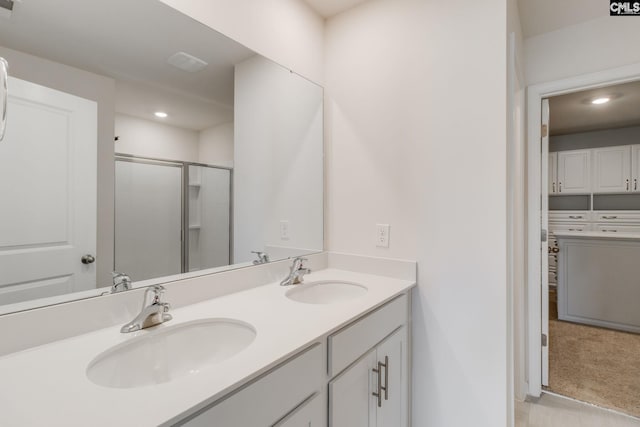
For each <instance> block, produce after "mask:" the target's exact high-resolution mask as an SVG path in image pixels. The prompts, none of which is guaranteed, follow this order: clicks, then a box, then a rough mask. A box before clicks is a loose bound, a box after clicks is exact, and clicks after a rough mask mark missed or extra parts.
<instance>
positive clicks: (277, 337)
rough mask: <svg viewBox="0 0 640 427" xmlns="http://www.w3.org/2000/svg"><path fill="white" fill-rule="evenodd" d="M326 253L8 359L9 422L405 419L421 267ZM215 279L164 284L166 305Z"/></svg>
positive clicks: (4, 396)
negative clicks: (297, 277)
mask: <svg viewBox="0 0 640 427" xmlns="http://www.w3.org/2000/svg"><path fill="white" fill-rule="evenodd" d="M315 257H316V260H315V261H314V264H315V265H314V266H315V267H316V268H315V271H314V272H313V273H311V274H309V275H307V276H306V277H305V281H304V282H305V283H304V284H302V285H294V286H280V281H279V280H277V281H270V282H269V283H266V284H260V283H259V282H258V283H253V287H250V288H247V289H245V290H243V291H240V292H235V293H229V294H226V295H222V296H219V297H216V298H212V299H209V300H206V301H202V302H199V303H195V304H188V305H184V306H181V307H179V308H175V309H172V310H171V314H172V316H173V320H171V321H169V322H166V323H163V324H160V325H158V326H155V327H152V328H148V329H144V330H141V331H138V332H134V333H128V334H123V333H121V332H120V327H121V326H122V325H121V324H117V325H114V326H109V327H106V328H103V329H100V330H96V331H93V332H89V333H85V334H82V335H78V336H73V337H69V338H67V339H63V340H59V341H55V342H51V343H49V344H45V345H41V346H38V347H34V348H30V349H25V350H23V351H19V352H16V353H12V354H7V355H5V356H3V357H1V358H0V377H1V378H2V383H3V386H2V387H1V388H0V409H1V411H2V414H3V420H4V421H3V422H8V424H7V425H12V426H22V425H38V424H41V423H42V422H43V420H46V422H47V424H48V425H92V426H102V425H104V426H112V425H116V424H121V423H122V422H123V420H127V423H128V424H130V425H137V426H147V425H148V426H155V425H166V426H170V425H185V426H211V425H216V426H243V427H250V426H272V425H277V426H309V425H310V426H326V425H331V426H336V427H338V426H348V427H351V426H356V425H377V426H393V427H398V426H408V425H409V421H408V417H409V415H408V404H409V396H410V384H409V378H410V375H409V373H410V359H409V348H410V344H409V340H410V335H411V333H410V311H411V294H410V291H411V288H412V287H413V286H414V285H415V263H412V262H403V261H390V260H380V259H368V258H364V257H353V256H343V255H338V254H326V253H323V254H319V255H317V256H315ZM353 261H357V262H353ZM287 264H288V262H285V261H283V262H279V263H271V264H269V265H267V266H264V267H262V268H263V271H266V272H267V274H265V277H277V276H281V275H282V274H281V272H282V271H285V269H286V267H287ZM317 266H320V268H318V267H317ZM251 270H254V269H247V270H239V271H237V272H235V273H236V274H235V276H236V277H235V278H234V274H232V273H234V272H230V273H229V275H228V277H227V280H231V281H235V280H242V279H243V278H242V277H240V276H241V275H242V274H245V275H246V274H247V272H250V271H251ZM349 270H351V271H349ZM371 273H374V274H371ZM216 276H217V275H212V276H203V277H199V278H196V279H192V282H191V283H190V284H189V283H183V282H174V283H169V284H166V285H165V286H166V287H167V296H166V300H167V301H168V302H170V303H171V302H172V301H171V300H172V295H173V296H175V295H178V294H177V293H176V292H175V291H176V290H177V289H180V288H182V289H181V290H180V295H182V294H185V293H192V292H197V288H199V287H206V285H207V280H209V281H210V282H213V281H215V280H216ZM140 295H141V293H140V292H137V295H136V298H138V299H139V298H140ZM89 301H90V300H88V301H84V303H85V304H88V303H89ZM78 303H82V302H78ZM178 305H180V304H178ZM87 310H90V307H87ZM4 320H6V318H5V319H4ZM3 325H4V324H2V323H0V328H2V327H3ZM211 341H213V344H212V342H211ZM33 408H38V410H37V411H34V410H33ZM370 423H373V424H370Z"/></svg>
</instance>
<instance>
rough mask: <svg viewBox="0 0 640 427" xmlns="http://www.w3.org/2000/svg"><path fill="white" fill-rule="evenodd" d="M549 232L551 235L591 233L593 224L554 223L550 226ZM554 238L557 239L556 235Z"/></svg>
mask: <svg viewBox="0 0 640 427" xmlns="http://www.w3.org/2000/svg"><path fill="white" fill-rule="evenodd" d="M549 231H550V232H551V233H554V232H556V231H591V224H589V223H554V224H549ZM553 238H554V239H555V235H554V236H553ZM556 245H557V243H556Z"/></svg>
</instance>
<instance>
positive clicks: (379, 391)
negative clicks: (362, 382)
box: [371, 362, 382, 408]
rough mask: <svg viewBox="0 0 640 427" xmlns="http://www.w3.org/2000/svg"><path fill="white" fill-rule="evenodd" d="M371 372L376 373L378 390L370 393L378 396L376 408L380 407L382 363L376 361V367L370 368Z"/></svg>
mask: <svg viewBox="0 0 640 427" xmlns="http://www.w3.org/2000/svg"><path fill="white" fill-rule="evenodd" d="M372 371H373V372H375V373H376V374H378V391H377V393H376V392H375V391H374V392H373V393H371V394H372V395H373V396H375V397H377V398H378V408H382V363H380V362H378V369H375V368H374V369H372Z"/></svg>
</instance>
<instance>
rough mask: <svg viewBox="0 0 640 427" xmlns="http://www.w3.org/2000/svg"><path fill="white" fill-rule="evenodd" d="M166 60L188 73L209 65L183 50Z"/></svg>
mask: <svg viewBox="0 0 640 427" xmlns="http://www.w3.org/2000/svg"><path fill="white" fill-rule="evenodd" d="M0 1H3V0H0ZM167 62H168V63H169V64H171V65H173V66H174V67H176V68H180V69H181V70H182V71H187V72H189V73H195V72H197V71H200V70H203V69H204V68H205V67H206V66H207V65H209V64H207V63H206V62H204V61H203V60H202V59H200V58H196V57H195V56H192V55H189V54H188V53H184V52H178V53H176V54H174V55H171V57H169V59H168V60H167Z"/></svg>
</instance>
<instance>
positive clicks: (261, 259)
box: [251, 251, 269, 265]
mask: <svg viewBox="0 0 640 427" xmlns="http://www.w3.org/2000/svg"><path fill="white" fill-rule="evenodd" d="M251 253H252V254H256V256H257V257H258V259H257V260H255V261H253V264H254V265H258V264H266V263H268V262H269V254H268V253H266V252H260V251H251Z"/></svg>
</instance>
